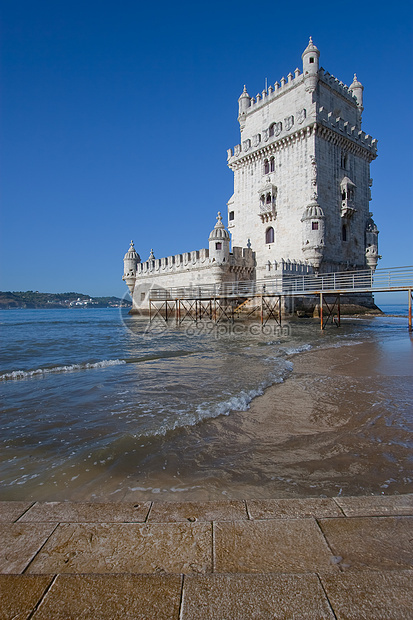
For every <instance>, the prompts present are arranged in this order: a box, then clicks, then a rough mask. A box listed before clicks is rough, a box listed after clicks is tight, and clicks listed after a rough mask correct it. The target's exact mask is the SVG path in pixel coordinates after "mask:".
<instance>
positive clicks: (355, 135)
mask: <svg viewBox="0 0 413 620" xmlns="http://www.w3.org/2000/svg"><path fill="white" fill-rule="evenodd" d="M317 122H318V127H317V133H318V134H319V135H321V136H322V137H325V138H328V137H330V138H331V139H334V140H336V142H337V143H339V141H340V136H342V138H343V140H342V141H341V142H342V144H343V145H344V140H345V139H347V140H350V141H351V142H353V144H354V146H359V147H361V148H362V149H366V150H367V151H368V152H369V154H370V156H371V159H375V158H376V157H377V140H376V139H375V138H373V137H372V136H370V135H369V134H366V133H365V132H364V131H362V130H360V129H358V128H357V127H356V126H355V125H352V124H351V123H349V122H348V121H346V120H345V119H344V118H341V117H340V116H335V115H334V114H333V113H332V112H329V111H328V110H326V108H324V107H320V108H319V110H318V113H317ZM328 130H330V132H329V131H328ZM349 146H350V145H349Z"/></svg>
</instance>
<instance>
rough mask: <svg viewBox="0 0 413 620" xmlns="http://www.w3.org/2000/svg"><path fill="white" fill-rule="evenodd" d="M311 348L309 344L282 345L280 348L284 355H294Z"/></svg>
mask: <svg viewBox="0 0 413 620" xmlns="http://www.w3.org/2000/svg"><path fill="white" fill-rule="evenodd" d="M312 348H313V346H312V345H311V344H301V345H298V346H296V347H285V348H284V347H283V348H282V349H281V350H282V351H283V352H284V354H285V355H296V354H297V353H303V351H310V349H312Z"/></svg>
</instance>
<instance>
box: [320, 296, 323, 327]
mask: <svg viewBox="0 0 413 620" xmlns="http://www.w3.org/2000/svg"><path fill="white" fill-rule="evenodd" d="M320 328H321V329H324V326H323V293H320Z"/></svg>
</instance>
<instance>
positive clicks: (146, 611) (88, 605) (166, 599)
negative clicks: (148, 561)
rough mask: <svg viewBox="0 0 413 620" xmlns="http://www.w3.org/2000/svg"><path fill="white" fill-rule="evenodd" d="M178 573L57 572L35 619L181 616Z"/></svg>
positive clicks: (166, 619) (142, 619)
mask: <svg viewBox="0 0 413 620" xmlns="http://www.w3.org/2000/svg"><path fill="white" fill-rule="evenodd" d="M181 581H182V577H180V576H178V575H162V576H160V575H159V576H158V575H58V577H57V579H56V581H55V583H54V584H53V586H52V588H50V590H49V592H48V593H47V595H46V596H45V598H44V600H43V601H42V603H41V605H40V606H39V609H38V610H37V612H36V613H35V614H34V616H33V619H35V620H50V619H51V618H53V620H69V619H73V620H85V619H90V620H96V618H99V620H104V619H107V620H115V619H116V618H135V619H139V620H154V619H155V618H156V620H171V619H173V618H176V620H178V617H179V605H180V597H181Z"/></svg>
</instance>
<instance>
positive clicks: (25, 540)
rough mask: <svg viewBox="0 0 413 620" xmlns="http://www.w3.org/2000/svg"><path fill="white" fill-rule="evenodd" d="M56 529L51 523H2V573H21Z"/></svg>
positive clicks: (0, 560) (0, 569)
mask: <svg viewBox="0 0 413 620" xmlns="http://www.w3.org/2000/svg"><path fill="white" fill-rule="evenodd" d="M55 527H56V526H55V525H54V524H50V523H0V573H3V574H7V573H21V572H22V571H23V570H24V569H25V568H26V566H27V565H28V564H29V562H30V560H31V559H32V558H33V556H34V555H35V554H36V553H37V552H38V551H39V549H40V547H41V546H42V545H43V544H44V543H45V541H46V540H47V539H48V537H49V536H50V534H51V533H52V532H53V530H54V528H55Z"/></svg>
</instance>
